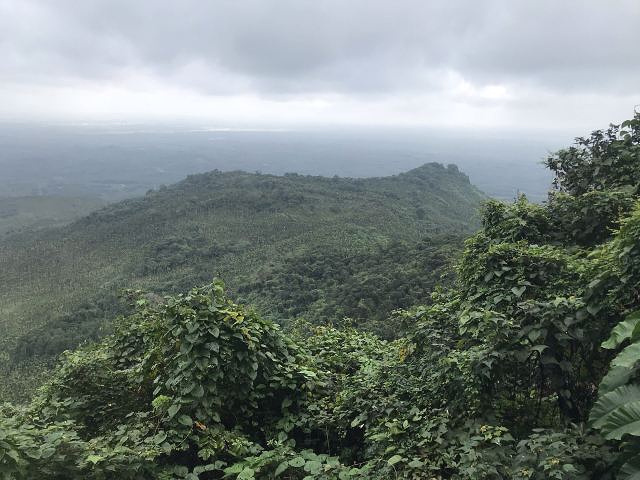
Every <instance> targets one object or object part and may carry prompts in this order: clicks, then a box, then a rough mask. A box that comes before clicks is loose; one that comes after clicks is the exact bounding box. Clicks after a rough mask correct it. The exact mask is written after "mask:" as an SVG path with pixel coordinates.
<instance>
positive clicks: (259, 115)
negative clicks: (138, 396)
mask: <svg viewBox="0 0 640 480" xmlns="http://www.w3.org/2000/svg"><path fill="white" fill-rule="evenodd" d="M639 21H640V2H638V1H637V0H608V1H606V2H605V1H601V0H563V1H562V2H558V1H557V0H537V1H535V2H533V1H528V0H485V1H477V0H457V1H451V0H447V1H444V0H442V1H439V0H430V1H424V0H393V1H390V0H384V1H382V0H347V1H345V0H215V1H211V0H181V1H179V2H176V1H166V0H136V1H131V0H128V1H125V0H83V1H81V2H78V1H76V0H0V62H1V63H0V103H1V104H2V105H4V107H3V108H2V109H0V118H1V119H5V120H10V119H19V120H22V119H46V120H52V119H60V120H119V121H145V120H154V119H155V120H162V121H170V120H194V121H199V122H203V121H209V122H214V123H217V124H225V123H226V124H246V125H250V124H253V125H263V126H266V125H296V124H305V125H306V124H356V125H358V124H392V125H444V126H471V127H479V126H487V127H507V126H522V127H525V128H526V127H531V126H533V127H541V128H542V127H557V128H564V127H567V126H570V125H576V124H578V125H579V126H580V127H582V126H583V124H584V126H585V127H586V126H590V125H591V123H592V122H595V121H596V120H599V121H600V123H602V121H603V119H606V120H604V121H607V120H609V119H610V120H618V119H621V118H625V117H627V116H628V115H629V114H630V112H631V109H632V107H633V105H634V103H640V49H639V48H638V45H639V43H640V28H638V24H639ZM594 126H598V125H597V124H596V125H594Z"/></svg>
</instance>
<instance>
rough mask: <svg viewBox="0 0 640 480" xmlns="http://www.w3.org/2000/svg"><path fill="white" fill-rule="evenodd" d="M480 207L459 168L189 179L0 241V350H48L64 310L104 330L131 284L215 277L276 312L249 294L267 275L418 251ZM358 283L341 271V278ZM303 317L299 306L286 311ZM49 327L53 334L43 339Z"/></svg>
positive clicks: (161, 287)
mask: <svg viewBox="0 0 640 480" xmlns="http://www.w3.org/2000/svg"><path fill="white" fill-rule="evenodd" d="M483 198H484V197H483V195H482V194H481V193H480V192H479V191H478V190H477V189H476V188H475V187H473V186H472V185H471V184H470V183H469V180H468V178H467V177H466V175H464V174H462V173H460V172H459V171H458V169H457V168H456V167H455V166H450V167H443V166H442V165H440V164H427V165H424V166H422V167H420V168H417V169H414V170H411V171H409V172H407V173H404V174H400V175H396V176H391V177H381V178H369V179H349V178H324V177H311V176H300V175H296V174H289V175H285V176H273V175H260V174H249V173H243V172H229V173H222V172H218V171H214V172H211V173H207V174H201V175H193V176H190V177H188V178H187V179H185V180H184V181H182V182H180V183H177V184H175V185H173V186H170V187H167V188H162V189H161V190H159V191H152V192H149V193H148V194H147V195H146V196H145V197H142V198H137V199H132V200H126V201H123V202H121V203H117V204H113V205H110V206H107V207H106V208H103V209H101V210H99V211H97V212H94V213H92V214H91V215H89V216H88V217H86V218H83V219H81V220H79V221H77V222H75V223H73V224H71V225H68V226H66V227H62V228H58V229H50V230H44V231H39V232H36V233H33V234H28V235H27V234H19V235H14V236H11V237H8V238H6V239H5V240H4V241H3V242H2V243H0V270H1V271H2V272H3V275H2V276H0V327H1V328H2V329H3V331H4V332H5V334H4V335H3V338H2V339H1V340H0V342H1V343H0V351H2V352H5V355H6V354H7V352H10V351H12V350H13V349H14V347H15V346H16V344H17V343H19V339H20V338H25V337H24V335H25V334H27V337H26V338H28V339H29V341H28V342H26V343H27V344H28V345H30V347H28V348H31V349H32V350H33V349H34V348H35V350H36V351H35V354H36V355H37V354H38V352H37V350H38V347H37V345H36V344H37V343H38V342H40V343H42V342H47V341H49V339H50V337H51V332H52V331H53V330H56V329H58V330H59V329H60V327H59V326H58V327H56V325H55V323H56V322H57V321H59V319H60V318H63V319H64V317H61V316H62V315H63V314H65V313H70V312H71V313H72V314H73V315H76V313H77V312H80V313H79V314H77V315H76V316H77V317H78V318H80V320H81V322H83V323H84V322H86V321H93V322H97V324H99V323H100V322H101V320H100V318H101V313H100V312H104V311H108V313H109V314H110V315H111V314H112V313H113V308H115V307H114V305H116V304H117V302H116V300H115V296H116V295H117V293H118V290H119V289H120V288H125V287H127V288H128V287H133V288H145V289H148V290H151V291H154V292H174V291H178V290H183V289H185V288H187V287H188V286H190V285H192V284H194V283H198V282H202V281H208V280H210V279H211V278H212V277H214V276H219V277H221V278H223V279H224V280H225V282H226V283H227V285H228V287H229V288H230V290H231V291H233V292H236V293H237V291H238V289H239V287H240V286H241V285H254V287H255V288H247V287H244V288H243V289H242V296H241V299H243V301H247V302H251V303H257V304H258V306H259V307H260V310H261V311H262V312H265V313H269V312H270V311H273V307H274V302H276V304H275V306H276V307H277V306H278V305H277V302H280V300H279V299H278V298H276V296H272V297H271V298H266V299H263V300H261V301H260V302H258V301H257V296H256V295H253V293H252V292H264V291H265V288H267V287H265V284H264V282H263V281H262V280H264V279H265V275H266V276H267V277H269V278H270V277H271V276H272V275H271V274H270V273H269V271H270V269H274V271H277V272H282V271H287V272H289V273H295V272H293V271H291V265H298V264H300V263H301V262H302V263H304V259H305V258H306V256H307V255H308V254H309V252H311V251H315V252H316V253H317V252H320V254H321V255H327V256H329V257H330V258H331V259H332V260H331V261H332V262H333V264H334V265H336V264H340V263H341V261H340V259H341V258H347V257H348V256H349V257H352V256H354V255H358V254H360V255H367V253H369V254H370V252H371V251H374V250H376V249H389V248H390V246H391V245H392V244H394V242H395V244H397V245H399V247H398V248H401V249H403V248H414V247H413V246H412V245H414V244H415V242H418V241H419V240H423V239H424V238H425V237H426V236H431V237H434V236H435V237H438V238H439V236H441V235H443V234H451V233H456V232H457V233H458V234H462V233H465V232H468V231H469V230H470V229H472V228H474V226H475V225H476V221H477V219H476V218H477V217H476V207H477V206H478V204H479V203H480V202H481V200H482V199H483ZM427 242H428V240H427ZM445 242H446V244H449V243H451V242H450V240H445ZM440 243H442V242H440ZM446 248H448V247H446ZM446 248H445V250H446ZM440 253H442V252H440ZM400 256H401V255H400ZM323 262H324V260H323ZM389 263H390V264H391V263H393V262H392V261H390V262H389ZM439 263H440V264H441V263H442V262H441V261H440V262H439ZM414 268H423V267H420V266H416V265H414ZM356 270H357V269H356ZM285 273H286V272H285ZM352 273H353V269H352ZM352 273H351V274H352ZM351 274H350V273H349V272H346V273H345V272H342V273H341V275H342V277H341V281H344V276H345V275H347V276H349V275H351ZM329 276H331V272H329ZM282 278H285V277H282V276H281V277H280V278H279V280H278V281H280V282H282V281H283V280H282ZM309 278H312V279H313V278H314V274H313V273H311V274H310V276H309ZM267 279H268V278H267ZM365 280H366V279H365ZM434 281H435V279H434ZM328 282H329V283H327V285H328V284H335V282H332V281H331V279H329V280H328ZM396 283H397V282H396ZM325 286H326V285H325ZM283 288H285V289H286V288H287V286H286V281H285V286H284V287H283ZM291 288H292V289H295V288H296V287H294V286H293V284H292V286H291ZM316 288H324V286H322V285H320V287H316ZM390 288H391V284H390ZM357 290H358V289H356V291H355V293H354V295H356V296H357V295H358V291H357ZM267 291H269V288H267ZM310 293H312V292H310ZM316 293H317V292H316ZM417 293H418V294H420V295H424V293H425V292H424V289H422V290H420V289H418V291H417ZM320 296H321V295H320ZM316 297H318V295H316ZM298 300H300V299H298ZM411 300H412V301H415V298H411ZM300 301H302V300H300ZM316 301H317V298H309V299H308V300H307V302H308V303H309V304H311V303H313V302H316ZM407 301H408V300H407ZM389 302H391V303H389ZM389 302H387V303H389V305H388V306H389V307H393V306H394V305H393V301H392V300H389ZM376 308H379V307H378V306H376V305H373V304H372V305H371V306H370V309H376ZM276 310H277V308H276ZM334 310H335V309H334ZM304 311H305V308H304V302H303V305H302V307H300V306H299V305H298V308H297V309H296V310H295V312H290V313H292V314H293V313H295V314H296V315H297V314H301V313H304ZM343 313H345V312H338V313H337V314H343ZM346 313H347V314H348V313H350V312H346ZM73 315H72V316H73ZM102 316H104V315H102ZM66 320H69V318H68V317H67V318H66ZM327 320H332V319H327ZM52 322H53V324H52ZM76 323H77V322H76ZM43 325H50V326H51V328H49V329H48V330H47V328H45V330H42V327H43ZM62 328H63V329H64V330H65V335H67V336H73V331H74V330H76V329H77V330H79V331H78V332H77V334H78V335H79V336H81V337H82V336H89V337H90V336H91V335H90V333H91V332H84V333H83V332H81V331H80V330H82V329H81V328H80V326H79V325H78V324H74V322H73V321H71V323H67V324H64V326H63V327H62ZM34 329H39V330H34ZM29 332H32V333H29ZM34 337H35V338H34ZM32 340H33V341H32ZM34 345H36V346H35V347H34ZM47 348H48V347H46V346H45V347H43V349H44V350H45V351H47ZM30 353H34V352H26V355H27V356H29V355H30ZM48 353H56V352H55V348H54V351H49V352H48Z"/></svg>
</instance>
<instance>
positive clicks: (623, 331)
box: [602, 311, 640, 350]
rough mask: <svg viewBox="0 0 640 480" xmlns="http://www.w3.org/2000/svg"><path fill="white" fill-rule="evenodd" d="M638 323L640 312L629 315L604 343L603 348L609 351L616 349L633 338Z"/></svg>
mask: <svg viewBox="0 0 640 480" xmlns="http://www.w3.org/2000/svg"><path fill="white" fill-rule="evenodd" d="M638 322H640V311H638V312H634V313H632V314H630V315H627V317H626V318H625V319H624V320H623V321H622V322H620V323H618V325H616V326H615V327H614V328H613V330H611V334H610V335H609V338H608V339H607V340H606V341H604V342H602V348H606V349H609V350H611V349H614V348H616V347H618V346H619V345H620V344H621V343H622V342H624V341H625V340H627V339H629V338H631V336H632V335H633V331H634V329H635V328H636V326H637V325H638Z"/></svg>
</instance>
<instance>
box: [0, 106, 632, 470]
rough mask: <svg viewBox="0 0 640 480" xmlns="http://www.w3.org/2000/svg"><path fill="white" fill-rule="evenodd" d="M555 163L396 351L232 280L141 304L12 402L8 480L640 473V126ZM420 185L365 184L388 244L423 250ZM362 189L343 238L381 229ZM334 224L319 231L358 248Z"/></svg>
mask: <svg viewBox="0 0 640 480" xmlns="http://www.w3.org/2000/svg"><path fill="white" fill-rule="evenodd" d="M546 163H547V166H548V167H549V169H550V170H551V171H552V172H553V173H554V175H555V185H556V191H554V192H552V193H551V194H550V195H549V197H548V201H547V202H545V203H544V204H543V205H538V204H533V203H530V202H528V201H527V199H526V198H525V197H520V198H518V199H517V201H516V202H514V203H510V204H506V203H502V202H499V201H495V200H492V201H489V202H487V203H486V204H485V206H484V208H483V210H482V215H481V217H482V227H481V228H480V229H479V230H478V231H477V232H476V233H474V234H473V235H471V236H470V237H469V238H468V239H467V240H466V241H465V246H464V250H463V252H462V254H461V255H460V257H459V258H458V261H457V263H456V273H457V276H456V279H455V282H452V283H451V284H450V285H449V286H448V287H447V286H445V287H443V288H440V289H437V290H436V291H435V293H434V295H433V296H432V298H431V302H430V303H429V304H426V305H424V304H423V305H415V306H413V307H411V308H409V309H406V310H404V311H401V312H395V313H394V314H393V315H392V316H390V317H389V318H387V319H386V323H387V324H388V325H389V327H390V328H395V329H399V330H401V328H400V327H401V324H402V323H404V324H405V325H406V326H407V327H408V328H406V330H405V331H404V334H402V335H400V338H397V339H395V340H392V341H387V340H384V339H381V338H379V337H378V336H376V335H372V334H370V333H367V332H362V331H359V330H356V329H353V328H349V327H344V326H341V327H340V328H335V327H334V326H329V325H323V326H317V325H316V326H313V325H309V324H305V323H304V322H297V323H296V324H295V325H293V328H289V329H286V330H283V329H282V328H280V327H279V326H278V325H276V324H275V323H274V322H272V321H271V320H269V319H266V318H264V317H262V316H260V315H259V314H258V313H256V312H255V311H254V310H252V309H250V308H246V307H244V306H242V305H239V304H238V303H236V302H235V301H234V300H232V297H230V296H228V295H227V294H226V292H225V289H224V287H223V285H222V284H220V283H219V282H212V283H209V284H207V285H204V286H201V287H196V288H192V289H189V290H185V291H184V292H183V293H180V294H178V295H173V296H167V297H165V298H161V299H160V298H158V297H155V296H150V295H148V294H144V293H136V292H131V295H130V300H131V303H132V304H133V305H135V311H133V312H131V314H130V315H127V316H123V317H121V318H119V319H117V320H116V321H115V323H114V328H113V334H112V335H109V336H108V337H106V338H105V339H103V340H102V341H100V342H97V343H95V344H90V345H85V346H83V347H81V348H78V349H77V350H75V351H73V352H67V353H66V354H64V355H62V356H61V357H60V361H59V364H58V365H57V367H56V368H55V370H54V371H53V372H51V374H50V376H49V378H48V379H47V382H46V384H45V385H44V386H43V388H42V389H40V390H39V391H38V392H37V394H36V395H35V398H34V400H33V401H32V402H31V403H30V404H29V405H25V406H23V407H15V406H11V405H8V404H7V405H4V406H0V476H2V478H8V479H17V480H27V479H28V480H30V479H33V478H47V479H54V480H68V479H72V480H74V479H89V480H104V479H108V478H119V479H123V480H141V479H154V480H155V479H158V480H164V479H183V480H219V479H230V480H273V479H283V480H388V479H396V480H400V479H401V480H547V479H555V480H637V479H638V478H640V407H639V405H640V378H639V372H640V113H637V114H636V115H635V117H634V118H633V119H631V120H629V121H626V122H624V123H622V124H621V125H611V126H610V127H609V128H608V129H607V130H603V131H600V130H599V131H596V132H593V133H592V134H591V135H590V136H588V137H585V138H579V139H577V141H576V144H575V145H573V146H571V147H569V148H567V149H564V150H560V151H559V152H557V153H555V154H553V155H551V156H550V157H549V158H548V159H547V162H546ZM428 169H433V170H434V171H439V172H440V173H441V174H442V175H453V176H454V178H455V176H457V174H456V173H455V172H453V171H444V170H443V169H441V168H440V170H438V167H433V166H431V167H427V170H428ZM421 173H422V172H418V175H416V174H415V172H414V174H408V175H406V176H404V177H397V178H395V179H384V180H379V181H374V180H371V181H369V182H371V183H372V184H373V185H379V186H378V187H377V188H375V189H363V192H362V193H361V197H368V198H369V199H370V201H371V202H372V204H373V207H374V208H373V209H372V211H374V214H377V215H380V216H381V226H380V227H379V229H378V230H377V232H379V233H377V235H379V236H380V237H382V236H384V235H387V236H391V233H390V232H392V229H393V228H394V227H397V225H398V224H397V223H396V222H395V218H394V217H393V216H392V214H396V215H404V217H403V219H401V220H402V221H405V222H406V223H407V226H406V228H405V229H403V230H402V232H404V233H403V234H404V235H405V236H406V237H410V236H411V235H412V234H413V235H416V236H418V235H419V234H422V233H424V231H426V229H427V220H426V218H427V217H426V215H425V219H422V220H419V219H416V218H415V214H414V215H413V217H412V219H411V220H409V217H408V213H407V212H406V211H404V210H403V208H408V207H406V203H403V200H402V199H403V198H405V199H406V198H411V187H409V185H412V184H419V183H421V182H426V180H424V179H420V174H421ZM232 177H233V175H232ZM214 178H215V176H214ZM238 178H239V179H240V180H242V179H243V178H244V179H247V178H254V181H256V182H259V181H261V180H262V178H261V177H250V176H243V175H240V177H238ZM256 178H258V180H256ZM201 180H202V181H203V182H204V183H206V179H205V178H201ZM273 181H275V180H273ZM322 182H329V181H328V180H322V181H321V182H318V183H317V184H316V183H314V185H320V184H322ZM378 182H379V183H378ZM187 183H188V182H187ZM241 184H242V181H240V183H236V184H235V185H236V187H235V188H239V187H238V185H241ZM347 184H348V182H346V181H345V182H344V183H342V184H341V185H342V186H343V187H344V186H345V185H347ZM380 185H384V186H380ZM391 185H396V186H397V187H398V188H396V189H394V191H391V189H390V187H389V186H391ZM180 188H182V187H181V186H178V187H176V190H175V191H174V192H178V191H180ZM402 189H404V190H405V191H404V192H402ZM372 190H373V191H372ZM306 191H307V190H305V192H306ZM336 191H338V189H335V188H334V189H332V192H333V195H335V194H336ZM346 192H349V193H346ZM384 192H387V194H391V195H390V198H394V197H393V195H394V192H395V195H397V196H398V199H397V202H392V201H390V202H389V205H393V208H391V207H389V208H391V210H392V211H391V212H388V211H387V210H385V209H384V208H382V207H378V208H377V209H376V204H375V199H378V198H379V197H378V196H379V195H380V194H381V193H382V194H383V196H384ZM350 194H351V193H350V191H349V190H346V191H340V194H339V195H338V196H340V195H343V196H344V197H345V200H344V201H343V202H342V203H341V205H342V209H343V210H342V212H343V217H338V218H341V219H343V220H345V219H349V220H350V222H346V220H345V223H344V229H345V230H349V229H351V231H358V228H368V229H369V232H373V231H374V229H373V228H372V227H371V226H372V225H373V223H371V222H373V221H374V219H373V218H369V219H367V218H366V217H367V215H365V214H361V215H360V216H359V217H357V218H356V217H355V216H351V217H350V216H348V215H347V214H346V213H345V210H346V208H347V207H346V206H345V205H349V204H350V203H349V202H352V203H351V205H354V206H358V207H361V206H362V204H361V203H358V201H356V200H350V201H347V200H346V199H349V198H350V196H349V195H350ZM304 195H309V196H311V194H310V193H305V194H303V196H304ZM427 197H429V198H430V199H431V201H433V199H434V196H433V191H432V192H431V194H429V195H427V194H425V198H427ZM175 198H177V195H176V196H175ZM326 198H328V194H327V193H326V192H324V193H322V194H320V193H316V194H314V200H316V201H317V202H318V204H319V205H318V206H317V207H316V208H319V207H320V205H321V202H320V200H324V201H326V202H327V203H326V205H332V206H335V205H336V204H335V202H334V201H333V200H332V201H331V202H329V201H327V200H326ZM332 198H333V197H332ZM149 202H151V200H149ZM332 202H333V203H332ZM404 202H406V200H405V201H404ZM142 203H144V202H142ZM151 203H152V202H151ZM303 204H305V205H307V206H306V207H305V208H307V209H310V207H309V206H308V205H309V204H308V203H304V202H303ZM326 205H325V206H326ZM403 205H404V206H403ZM122 208H124V206H122ZM220 208H221V209H222V210H223V211H224V208H225V207H220ZM245 208H247V211H249V209H248V207H245ZM323 210H324V209H323ZM323 210H320V211H323ZM233 211H236V212H237V211H244V210H242V209H236V210H233ZM295 211H296V210H295V209H292V210H289V209H287V210H285V212H287V213H288V214H290V215H293V213H290V212H295ZM276 212H277V213H276V214H274V216H273V218H277V215H279V214H281V213H282V211H278V210H276ZM403 212H404V213H403ZM105 214H106V213H105V212H103V213H101V214H100V215H99V216H98V217H96V218H100V216H102V215H105ZM158 215H159V216H160V215H161V214H160V213H159V214H158ZM238 215H241V214H238ZM336 215H338V213H336ZM190 216H191V214H189V213H188V211H187V212H186V213H184V214H183V216H182V217H181V216H179V215H178V216H176V217H175V218H177V219H180V218H190ZM256 217H257V218H259V215H256ZM310 217H313V216H312V215H310ZM170 218H174V217H170ZM216 218H217V217H216ZM249 218H253V217H249ZM91 221H95V219H94V220H91ZM91 221H90V220H86V221H85V222H86V223H87V224H88V225H91V223H90V222H91ZM176 221H177V222H178V223H179V220H176ZM314 221H316V220H315V219H314V220H313V221H311V222H310V225H311V226H313V227H314V228H316V230H315V233H316V234H317V235H316V236H317V237H318V238H320V239H322V241H324V242H325V243H326V244H327V245H329V244H330V241H334V245H339V244H340V241H339V240H338V237H340V235H338V233H340V231H339V230H338V229H337V228H336V229H333V230H332V232H337V233H336V235H335V236H334V237H330V236H323V235H321V232H322V225H323V224H322V223H317V224H316V223H314ZM317 222H320V219H317ZM454 224H455V223H454ZM231 225H236V224H233V223H232V224H231ZM278 225H279V227H280V228H282V225H283V224H278ZM286 225H287V229H288V230H289V231H290V230H293V229H292V228H289V224H286ZM317 225H320V226H319V227H318V226H317ZM450 225H451V224H450ZM76 228H78V225H76ZM225 228H228V227H225ZM227 231H233V230H227ZM271 235H272V237H269V238H276V237H277V235H276V234H275V233H271ZM301 236H303V235H301ZM356 237H357V235H356ZM220 238H224V237H220ZM247 238H249V239H250V241H254V242H255V240H253V237H251V236H247ZM278 238H281V237H278ZM282 238H283V237H282ZM305 238H314V239H315V237H314V236H310V237H305ZM342 238H344V237H342ZM67 239H68V240H69V241H71V240H72V239H73V237H72V236H71V235H69V236H68V237H67ZM357 239H358V240H359V241H360V240H361V241H362V242H363V243H364V241H365V239H366V235H365V234H363V235H362V236H361V237H357ZM114 241H118V238H116V240H114ZM343 241H344V240H343ZM354 243H355V244H357V242H355V241H354ZM293 245H294V243H293V242H290V243H287V241H282V242H281V243H279V244H278V248H283V246H286V247H288V248H291V247H292V246H293ZM385 248H387V247H385ZM354 250H355V248H354ZM283 251H284V250H281V251H280V252H279V253H280V254H282V252H283ZM393 251H395V250H394V249H393V248H388V249H387V250H385V249H382V250H380V253H381V255H380V259H381V260H380V262H385V260H384V259H385V255H386V254H387V253H388V252H393ZM416 251H417V250H416ZM314 255H316V253H314ZM390 255H391V256H394V255H395V254H390ZM78 258H80V259H82V257H78ZM352 258H355V257H352ZM116 262H117V260H115V259H113V260H112V264H113V265H114V268H115V267H116V266H117V265H118V264H117V263H116ZM337 263H338V262H335V264H337ZM364 263H367V262H364ZM331 264H334V263H331ZM309 265H311V267H310V268H313V266H314V265H316V261H315V258H314V260H313V261H311V262H310V263H309ZM405 285H408V286H412V283H411V281H408V282H407V284H405ZM380 295H381V296H383V295H384V293H383V290H381V291H380Z"/></svg>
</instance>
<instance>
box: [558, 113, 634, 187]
mask: <svg viewBox="0 0 640 480" xmlns="http://www.w3.org/2000/svg"><path fill="white" fill-rule="evenodd" d="M546 164H547V166H548V167H549V168H550V169H551V170H552V171H553V172H554V173H555V175H556V179H555V184H556V186H557V187H558V188H559V189H561V190H562V191H565V192H567V193H569V194H571V195H582V194H584V193H587V192H590V191H593V190H619V189H624V190H626V191H630V192H634V193H635V192H637V189H638V186H639V185H640V114H636V115H635V116H634V118H633V119H631V120H627V121H626V122H623V123H622V124H621V125H610V126H609V128H608V129H607V130H596V131H595V132H593V133H592V134H591V135H590V136H589V137H586V138H582V137H581V138H577V139H576V144H575V146H572V147H570V148H568V149H565V150H560V151H559V152H558V153H556V154H554V155H552V156H550V157H549V158H548V159H547V161H546Z"/></svg>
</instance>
